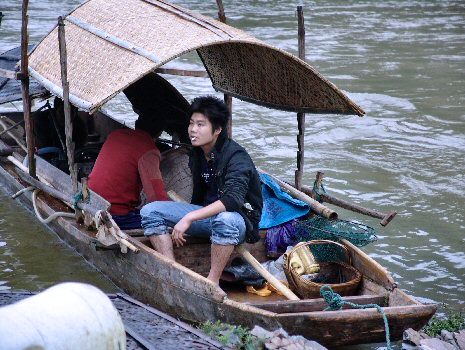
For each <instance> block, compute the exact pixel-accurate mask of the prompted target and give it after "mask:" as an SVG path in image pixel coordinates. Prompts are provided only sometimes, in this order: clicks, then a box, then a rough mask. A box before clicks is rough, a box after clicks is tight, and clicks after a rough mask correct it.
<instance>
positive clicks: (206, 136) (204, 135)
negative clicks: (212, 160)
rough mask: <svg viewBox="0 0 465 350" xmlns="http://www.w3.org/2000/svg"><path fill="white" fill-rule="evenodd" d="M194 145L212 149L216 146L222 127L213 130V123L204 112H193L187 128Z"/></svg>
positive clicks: (205, 149) (206, 149) (208, 149)
mask: <svg viewBox="0 0 465 350" xmlns="http://www.w3.org/2000/svg"><path fill="white" fill-rule="evenodd" d="M187 131H188V133H189V138H190V140H191V143H192V146H195V147H201V148H202V149H203V150H204V151H210V150H211V149H212V148H213V146H215V143H216V140H217V139H218V135H219V134H220V132H221V128H219V129H217V130H213V125H212V123H210V121H209V120H208V118H207V117H206V116H205V115H203V114H202V113H198V112H196V113H193V114H192V116H191V119H190V122H189V128H188V129H187Z"/></svg>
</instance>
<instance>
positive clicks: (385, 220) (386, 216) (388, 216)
mask: <svg viewBox="0 0 465 350" xmlns="http://www.w3.org/2000/svg"><path fill="white" fill-rule="evenodd" d="M323 176H324V173H323V172H321V171H318V172H317V173H316V179H315V181H316V186H315V187H316V188H317V189H318V188H320V187H321V182H322V181H323ZM301 191H302V192H303V193H305V194H307V195H309V196H311V197H312V198H314V199H315V198H316V196H317V195H319V196H320V198H321V200H322V201H323V202H326V203H330V204H333V205H337V206H338V207H340V208H344V209H347V210H351V211H353V212H356V213H360V214H363V215H367V216H371V217H373V218H377V219H381V222H380V225H381V226H386V225H387V224H389V223H390V222H391V220H392V219H394V217H395V216H396V215H397V212H395V211H391V212H388V213H381V212H379V211H376V210H372V209H368V208H364V207H362V206H360V205H358V204H354V203H350V202H348V201H345V200H343V199H339V198H336V197H333V196H331V195H329V194H326V193H319V194H317V193H315V192H314V190H313V189H312V188H311V187H309V186H302V189H301Z"/></svg>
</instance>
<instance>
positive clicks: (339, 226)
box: [296, 216, 378, 262]
mask: <svg viewBox="0 0 465 350" xmlns="http://www.w3.org/2000/svg"><path fill="white" fill-rule="evenodd" d="M296 238H297V239H298V241H300V242H307V241H311V240H320V239H325V240H331V241H336V242H337V241H339V240H341V239H345V240H347V241H349V242H350V243H352V244H354V245H356V246H357V247H363V246H365V245H367V244H369V243H371V242H374V241H376V240H377V239H378V238H377V236H376V231H375V230H374V229H373V228H372V227H369V226H366V225H363V224H361V223H358V222H354V221H347V220H339V219H336V220H328V219H326V218H324V217H321V216H314V217H312V218H310V219H308V220H303V221H299V222H298V223H297V224H296ZM310 250H311V252H312V253H313V255H314V256H315V259H316V260H317V261H319V262H322V261H346V260H347V253H346V251H345V250H344V249H343V248H341V247H339V246H338V245H335V244H315V245H311V246H310Z"/></svg>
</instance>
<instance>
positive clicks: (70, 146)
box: [58, 16, 78, 193]
mask: <svg viewBox="0 0 465 350" xmlns="http://www.w3.org/2000/svg"><path fill="white" fill-rule="evenodd" d="M58 46H59V49H60V65H61V83H62V85H63V109H64V112H65V136H66V153H67V156H68V166H69V173H70V175H71V179H72V183H73V192H74V193H76V192H77V190H78V180H77V167H76V164H75V163H74V142H73V124H72V120H71V106H70V104H69V83H68V66H67V57H66V56H67V53H66V39H65V24H64V22H63V17H61V16H60V17H58Z"/></svg>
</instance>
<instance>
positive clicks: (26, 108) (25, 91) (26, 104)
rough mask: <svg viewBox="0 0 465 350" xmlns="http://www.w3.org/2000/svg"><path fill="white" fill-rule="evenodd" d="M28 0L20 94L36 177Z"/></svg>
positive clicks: (23, 22) (25, 0)
mask: <svg viewBox="0 0 465 350" xmlns="http://www.w3.org/2000/svg"><path fill="white" fill-rule="evenodd" d="M28 6H29V0H23V5H22V17H21V18H22V19H21V77H22V79H21V94H22V97H23V114H24V123H25V124H24V128H25V129H26V144H27V159H28V165H29V174H30V175H31V176H32V177H36V161H35V159H34V152H35V142H34V123H33V120H32V118H31V96H30V95H29V74H28V65H29V60H28V57H27V49H28V44H29V39H28V33H27V24H28V15H27V8H28Z"/></svg>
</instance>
